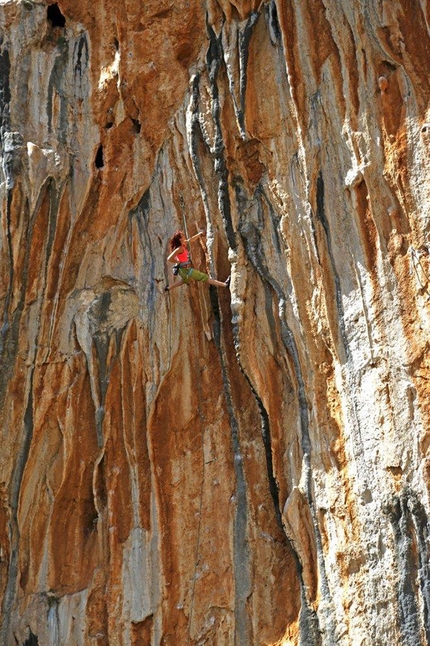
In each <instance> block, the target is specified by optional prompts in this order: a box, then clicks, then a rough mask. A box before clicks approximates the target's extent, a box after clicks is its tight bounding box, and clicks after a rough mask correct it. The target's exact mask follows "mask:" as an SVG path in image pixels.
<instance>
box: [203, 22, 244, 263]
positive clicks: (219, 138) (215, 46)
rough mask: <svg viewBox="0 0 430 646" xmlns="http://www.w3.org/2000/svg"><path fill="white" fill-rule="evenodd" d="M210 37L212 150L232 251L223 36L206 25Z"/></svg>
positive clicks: (233, 247)
mask: <svg viewBox="0 0 430 646" xmlns="http://www.w3.org/2000/svg"><path fill="white" fill-rule="evenodd" d="M206 27H207V31H208V36H209V48H208V51H207V54H206V65H207V69H208V74H209V80H210V89H211V100H212V118H213V123H214V127H215V143H214V147H213V150H212V154H213V157H214V169H215V173H216V175H217V178H218V205H219V209H220V213H221V216H222V219H223V222H224V228H225V231H226V235H227V240H228V243H229V245H230V247H231V249H233V250H235V249H236V248H237V244H236V236H235V233H234V228H233V223H232V217H231V205H230V197H229V191H228V177H229V172H228V168H227V164H226V161H225V156H224V140H223V135H222V128H221V108H220V101H219V93H218V73H219V70H220V66H221V63H222V62H223V60H224V56H223V48H222V43H221V34H220V36H219V37H217V36H216V34H215V32H214V30H213V29H212V27H211V26H210V25H209V24H208V23H207V25H206Z"/></svg>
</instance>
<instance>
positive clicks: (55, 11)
mask: <svg viewBox="0 0 430 646" xmlns="http://www.w3.org/2000/svg"><path fill="white" fill-rule="evenodd" d="M46 14H47V18H48V20H49V22H50V23H51V25H52V26H53V27H64V26H65V24H66V19H65V17H64V16H63V14H62V13H61V11H60V8H59V6H58V4H57V3H55V4H51V5H49V7H48V9H47V12H46Z"/></svg>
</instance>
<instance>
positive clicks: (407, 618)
mask: <svg viewBox="0 0 430 646" xmlns="http://www.w3.org/2000/svg"><path fill="white" fill-rule="evenodd" d="M384 511H385V513H386V515H387V516H388V518H389V520H390V522H391V526H392V529H393V534H394V542H395V548H396V558H397V570H398V584H397V599H398V608H399V616H398V621H399V626H400V632H401V635H402V644H404V645H405V646H416V644H421V635H422V631H425V635H426V642H427V644H430V623H429V610H430V566H429V562H430V548H429V546H428V545H429V543H428V540H429V535H430V527H429V519H428V516H427V514H426V511H425V509H424V507H423V505H422V503H421V502H420V500H419V498H418V496H417V495H416V494H415V492H413V491H411V490H410V489H405V490H404V491H403V492H402V493H401V494H400V495H399V496H395V497H393V498H392V500H391V501H390V502H389V503H388V504H387V505H386V507H385V510H384ZM418 581H419V590H418V586H417V582H418ZM419 596H420V597H421V599H419ZM420 607H422V609H423V621H422V623H421V620H420V617H421V612H420Z"/></svg>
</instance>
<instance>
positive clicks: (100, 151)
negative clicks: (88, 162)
mask: <svg viewBox="0 0 430 646" xmlns="http://www.w3.org/2000/svg"><path fill="white" fill-rule="evenodd" d="M94 164H95V167H96V168H99V169H101V168H104V165H105V163H104V159H103V146H102V144H100V146H99V147H98V148H97V153H96V158H95V160H94Z"/></svg>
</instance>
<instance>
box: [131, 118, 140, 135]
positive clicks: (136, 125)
mask: <svg viewBox="0 0 430 646" xmlns="http://www.w3.org/2000/svg"><path fill="white" fill-rule="evenodd" d="M132 121H133V130H134V131H135V132H137V134H139V132H140V131H141V128H142V126H141V125H140V121H139V120H138V119H132Z"/></svg>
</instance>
